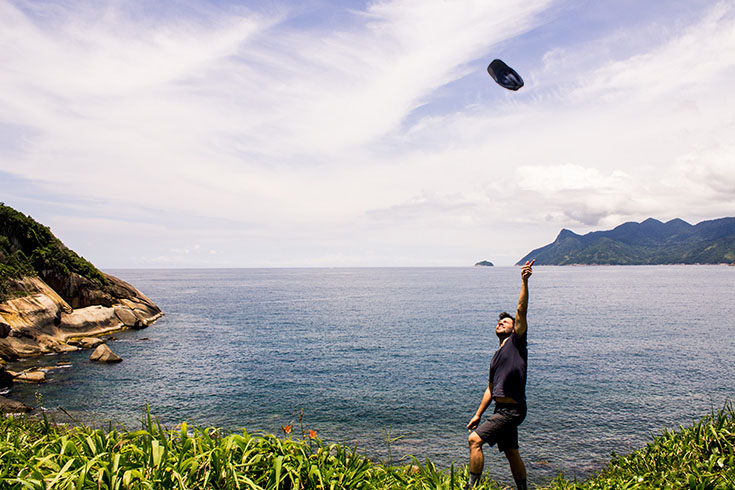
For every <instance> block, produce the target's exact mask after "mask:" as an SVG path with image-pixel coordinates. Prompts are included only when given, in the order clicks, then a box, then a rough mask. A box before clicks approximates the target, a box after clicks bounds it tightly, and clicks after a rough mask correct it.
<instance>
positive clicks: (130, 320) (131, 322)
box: [115, 306, 140, 327]
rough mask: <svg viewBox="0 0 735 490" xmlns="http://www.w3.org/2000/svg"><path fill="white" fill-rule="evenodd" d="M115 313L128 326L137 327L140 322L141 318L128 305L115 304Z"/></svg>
mask: <svg viewBox="0 0 735 490" xmlns="http://www.w3.org/2000/svg"><path fill="white" fill-rule="evenodd" d="M115 315H117V318H118V319H120V321H121V322H122V323H123V325H125V326H126V327H135V326H136V325H137V324H139V323H140V319H139V318H138V317H137V316H136V315H135V313H134V312H133V310H132V309H131V308H128V307H127V306H115Z"/></svg>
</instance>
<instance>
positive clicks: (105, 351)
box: [89, 344, 122, 363]
mask: <svg viewBox="0 0 735 490" xmlns="http://www.w3.org/2000/svg"><path fill="white" fill-rule="evenodd" d="M89 360H90V361H94V362H110V363H111V362H122V358H121V357H120V356H118V355H117V354H115V353H114V352H112V351H111V350H110V348H109V347H107V344H102V345H99V346H98V347H97V348H96V349H95V350H94V352H92V355H91V356H89Z"/></svg>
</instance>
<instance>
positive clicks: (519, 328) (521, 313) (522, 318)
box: [514, 259, 536, 335]
mask: <svg viewBox="0 0 735 490" xmlns="http://www.w3.org/2000/svg"><path fill="white" fill-rule="evenodd" d="M534 262H536V259H533V260H532V261H531V262H528V261H526V264H525V265H524V266H523V267H521V294H520V296H519V297H518V309H517V310H516V319H515V322H514V327H515V332H516V335H523V334H524V333H526V328H527V327H528V324H527V323H526V312H527V311H528V278H529V277H531V274H533V270H532V269H531V266H532V265H533V263H534Z"/></svg>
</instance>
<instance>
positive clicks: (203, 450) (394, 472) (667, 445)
mask: <svg viewBox="0 0 735 490" xmlns="http://www.w3.org/2000/svg"><path fill="white" fill-rule="evenodd" d="M286 427H287V428H288V430H286ZM286 427H284V433H286V434H288V435H289V436H290V434H291V429H292V427H291V426H286ZM310 432H311V436H312V437H308V438H307V437H306V436H304V439H303V440H293V439H291V438H290V437H288V438H286V439H280V438H278V437H276V436H273V435H250V434H248V433H247V432H243V433H242V434H224V433H222V431H221V430H219V429H213V428H204V429H202V428H198V427H195V428H191V429H190V428H188V427H187V425H186V424H185V423H184V424H182V425H181V428H180V430H168V429H166V428H165V427H163V426H162V425H161V424H160V423H159V422H158V421H157V420H153V419H152V417H151V416H150V414H147V415H146V417H145V418H144V424H143V428H142V429H141V430H138V431H127V430H108V431H103V430H101V429H93V428H89V427H84V426H82V427H66V426H57V425H54V424H50V423H48V422H47V421H46V420H43V421H38V420H34V419H28V418H13V417H11V418H8V419H5V420H2V421H1V422H0V488H2V489H11V490H15V489H18V490H20V489H27V490H35V489H44V490H50V489H69V490H71V489H74V490H81V489H97V490H101V489H106V490H118V489H180V490H183V489H240V488H242V489H264V490H275V489H315V490H317V489H319V490H322V489H323V490H327V489H330V490H332V489H334V490H336V489H357V490H361V489H405V490H413V489H427V490H428V489H438V490H442V489H446V490H454V489H460V488H462V487H463V486H464V484H465V482H466V481H467V472H466V469H462V470H461V471H459V472H456V473H455V470H454V467H453V466H452V467H451V468H449V469H447V470H443V471H440V470H437V469H436V467H435V466H434V465H433V464H432V463H431V462H429V461H427V462H426V463H425V464H423V465H422V464H420V463H419V462H418V461H417V460H416V459H414V460H413V464H412V465H408V466H401V467H393V466H390V465H384V464H378V463H372V462H370V461H369V460H368V459H367V458H365V457H363V456H361V455H359V454H357V453H356V452H355V450H353V449H349V448H347V447H345V446H342V445H338V444H329V445H327V444H324V443H323V442H322V441H321V440H319V438H317V437H316V436H315V434H314V433H313V431H310ZM302 433H304V431H303V430H302ZM476 488H478V489H484V490H487V489H499V488H501V487H500V486H499V485H498V484H497V483H495V482H492V481H483V482H482V485H480V486H479V487H476ZM549 488H550V489H552V490H571V489H574V490H593V489H595V490H596V489H644V488H645V489H649V488H655V489H659V488H661V489H665V488H670V489H683V488H689V489H731V488H735V412H733V409H732V407H731V406H728V407H725V409H723V410H721V411H719V412H718V413H716V414H712V415H711V416H709V417H705V418H704V419H702V420H701V421H700V422H698V423H697V424H695V425H694V426H693V427H690V428H682V429H681V430H680V431H678V432H668V431H666V432H664V433H663V434H662V435H661V436H659V437H657V438H656V439H654V441H653V442H652V443H651V444H649V445H648V446H647V447H646V448H644V449H642V450H640V451H637V452H634V453H632V454H630V455H627V456H614V457H613V460H612V461H611V463H610V465H609V466H608V467H607V468H606V469H605V470H603V471H602V472H600V474H599V475H596V476H595V477H593V478H591V479H589V480H586V481H584V482H577V481H567V480H565V479H564V478H563V477H561V476H560V477H558V478H557V479H556V480H555V481H554V482H552V484H551V486H550V487H549Z"/></svg>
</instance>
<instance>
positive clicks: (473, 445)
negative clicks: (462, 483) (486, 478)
mask: <svg viewBox="0 0 735 490" xmlns="http://www.w3.org/2000/svg"><path fill="white" fill-rule="evenodd" d="M467 440H468V443H469V446H470V482H469V485H468V487H469V488H472V487H473V486H474V485H475V482H476V481H477V480H478V479H479V478H480V475H482V468H483V467H484V466H485V456H484V455H483V454H482V444H483V443H484V441H483V440H482V438H481V437H480V436H478V435H477V433H476V432H472V433H471V434H470V437H469V438H468V439H467Z"/></svg>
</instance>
